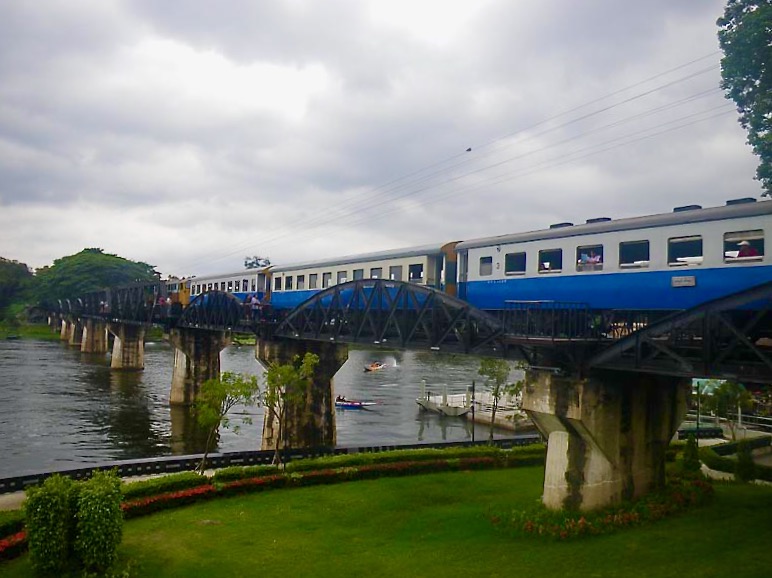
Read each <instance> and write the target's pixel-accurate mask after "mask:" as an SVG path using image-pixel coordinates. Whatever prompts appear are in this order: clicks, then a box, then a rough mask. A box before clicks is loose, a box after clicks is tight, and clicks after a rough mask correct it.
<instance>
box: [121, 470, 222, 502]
mask: <svg viewBox="0 0 772 578" xmlns="http://www.w3.org/2000/svg"><path fill="white" fill-rule="evenodd" d="M209 483H210V482H209V479H208V478H207V477H206V476H202V475H200V474H197V473H195V472H180V473H178V474H169V475H168V476H161V477H158V478H150V479H148V480H142V481H140V482H129V483H126V482H124V483H123V484H121V493H122V494H123V499H124V500H136V499H137V498H143V497H145V496H156V495H158V494H164V493H167V492H174V491H177V490H185V489H188V488H195V487H197V486H206V485H209Z"/></svg>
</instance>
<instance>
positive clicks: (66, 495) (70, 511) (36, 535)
mask: <svg viewBox="0 0 772 578" xmlns="http://www.w3.org/2000/svg"><path fill="white" fill-rule="evenodd" d="M76 500H77V486H76V484H75V482H73V481H72V480H70V479H69V478H65V477H63V476H60V475H58V474H55V475H53V476H50V477H49V478H46V480H45V481H44V482H43V484H42V485H39V486H33V487H31V488H28V489H27V499H26V501H25V503H24V511H25V518H26V526H27V542H28V544H29V551H30V561H31V562H32V566H33V568H35V570H37V571H38V572H41V573H61V572H62V571H63V570H64V569H65V568H66V566H67V565H68V563H69V561H70V558H71V555H72V544H73V538H74V533H75V532H74V530H75V504H76Z"/></svg>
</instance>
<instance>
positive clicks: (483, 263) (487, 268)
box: [480, 257, 493, 277]
mask: <svg viewBox="0 0 772 578" xmlns="http://www.w3.org/2000/svg"><path fill="white" fill-rule="evenodd" d="M489 275H493V257H480V277H487V276H489Z"/></svg>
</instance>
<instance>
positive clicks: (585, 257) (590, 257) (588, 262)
mask: <svg viewBox="0 0 772 578" xmlns="http://www.w3.org/2000/svg"><path fill="white" fill-rule="evenodd" d="M576 270H577V271H582V272H587V271H602V270H603V245H586V246H584V247H577V248H576Z"/></svg>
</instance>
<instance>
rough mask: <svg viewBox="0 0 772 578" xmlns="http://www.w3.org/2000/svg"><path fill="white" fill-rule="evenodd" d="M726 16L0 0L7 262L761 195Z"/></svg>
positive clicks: (371, 238) (475, 228)
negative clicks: (730, 86)
mask: <svg viewBox="0 0 772 578" xmlns="http://www.w3.org/2000/svg"><path fill="white" fill-rule="evenodd" d="M400 8H401V9H403V12H401V13H400V12H398V10H399V9H400ZM722 10H723V2H722V1H721V0H710V1H707V2H705V1H699V0H688V1H685V2H669V1H666V0H657V1H650V2H637V3H619V2H612V1H611V0H592V1H589V2H582V3H575V2H574V3H572V2H558V1H556V0H547V1H544V2H538V3H524V2H504V1H503V0H487V1H481V2H478V3H469V2H466V3H461V2H458V3H454V2H439V1H437V0H423V1H420V2H419V1H417V0H416V1H413V2H407V1H403V0H392V1H385V0H384V1H380V0H372V1H370V2H362V1H355V0H347V1H344V0H340V1H330V2H324V3H320V2H313V1H310V0H307V1H300V2H291V3H290V2H253V1H247V0H240V1H236V0H234V1H226V2H220V3H211V2H203V1H184V2H183V1H182V0H169V1H165V2H155V1H151V0H124V1H118V0H116V1H114V2H103V1H100V0H78V1H64V0H41V1H39V2H35V3H22V2H14V1H12V0H0V13H2V14H3V19H2V20H0V255H2V256H5V257H9V258H16V259H19V260H21V261H26V262H28V263H29V264H30V265H32V266H36V267H37V266H42V265H46V264H50V263H51V262H52V261H53V259H55V258H57V257H60V256H62V255H63V254H67V253H73V252H76V251H78V250H80V249H81V248H83V247H91V246H102V247H104V248H105V249H106V250H108V251H111V252H114V253H118V254H120V255H123V256H126V257H129V258H134V259H138V260H143V261H147V262H151V263H154V264H157V265H158V267H159V268H160V270H161V271H163V272H164V273H168V274H192V273H205V272H211V271H213V270H229V269H237V268H239V267H240V266H241V262H242V257H243V256H244V255H246V254H252V253H262V254H269V255H270V256H271V258H272V259H273V260H274V262H282V261H284V262H286V261H296V260H300V259H305V258H317V257H324V256H331V255H336V254H350V253H353V252H356V251H359V250H361V251H369V250H379V249H385V248H389V247H397V246H405V245H410V244H419V243H425V242H435V241H436V242H440V241H445V240H450V239H463V238H472V237H476V236H487V235H491V234H500V233H508V232H514V231H518V230H527V229H534V228H540V227H542V226H547V225H548V224H550V223H552V222H557V221H564V220H569V221H575V222H579V221H581V220H584V219H586V218H590V217H594V216H611V217H621V216H631V215H638V214H644V213H652V212H662V211H669V210H670V209H671V208H672V206H674V205H678V204H687V203H694V202H697V203H701V204H703V205H706V206H707V205H715V204H722V203H723V202H724V200H726V199H727V198H733V197H739V196H757V195H758V194H759V193H760V187H759V185H758V183H757V182H755V181H753V174H754V171H755V166H756V159H755V158H754V157H753V156H752V154H751V152H750V149H749V148H748V147H747V146H746V145H745V144H744V141H745V134H744V132H743V131H742V129H741V128H740V127H739V125H738V124H737V122H736V113H734V112H733V110H732V106H731V104H730V103H728V102H727V101H725V99H724V98H723V95H722V94H721V92H720V91H719V90H718V88H717V87H718V83H719V80H720V77H719V71H718V67H717V64H718V61H719V58H720V55H719V54H717V42H716V28H715V20H716V18H717V17H718V16H720V14H721V12H722ZM703 57H705V58H703ZM677 67H681V68H677ZM667 71H670V72H667ZM647 79H650V80H648V81H647V82H643V81H646V80H647ZM625 87H630V88H628V89H627V90H622V89H624V88H625ZM583 105H584V106H583ZM468 147H472V151H471V152H469V153H467V152H465V151H466V149H467V148H468ZM43 232H44V233H43Z"/></svg>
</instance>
